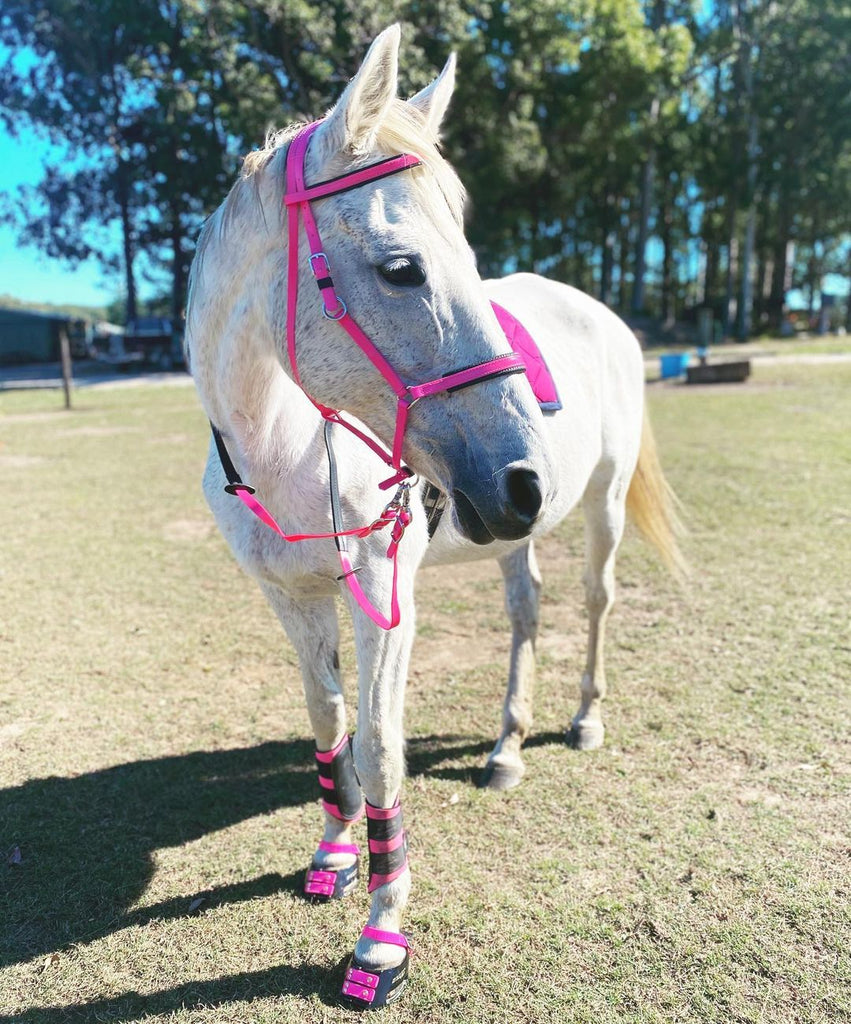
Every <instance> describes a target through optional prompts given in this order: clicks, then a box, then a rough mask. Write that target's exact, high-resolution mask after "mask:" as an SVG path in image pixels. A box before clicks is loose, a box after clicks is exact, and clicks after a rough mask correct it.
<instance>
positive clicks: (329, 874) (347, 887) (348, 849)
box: [304, 840, 360, 903]
mask: <svg viewBox="0 0 851 1024" xmlns="http://www.w3.org/2000/svg"><path fill="white" fill-rule="evenodd" d="M319 849H320V850H323V851H324V852H325V853H353V854H354V855H355V862H354V864H350V865H349V866H348V867H346V868H336V869H335V870H331V869H329V868H317V867H316V866H315V865H314V864H311V865H310V867H309V868H308V869H307V874H306V875H305V876H304V895H305V896H306V897H307V898H308V899H310V900H313V901H314V902H315V903H327V902H328V901H329V900H341V899H342V898H343V897H344V896H348V895H349V893H350V892H353V891H354V889H355V888H356V887H357V884H358V863H359V862H358V860H357V857H358V854H359V853H360V850H359V848H358V847H357V846H353V845H349V844H348V843H326V842H325V841H324V840H323V841H322V842H321V843H320V844H319Z"/></svg>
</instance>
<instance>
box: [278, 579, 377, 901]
mask: <svg viewBox="0 0 851 1024" xmlns="http://www.w3.org/2000/svg"><path fill="white" fill-rule="evenodd" d="M261 587H262V590H263V592H264V594H265V595H266V598H267V600H268V601H269V603H270V604H271V606H272V608H273V609H274V611H275V613H276V614H277V616H278V618H279V619H280V621H281V624H282V625H283V627H284V629H285V631H286V633H287V636H288V637H289V639H290V642H291V643H292V645H293V647H294V648H295V650H296V653H297V654H298V657H299V663H300V666H301V674H302V681H303V684H304V693H305V697H306V700H307V711H308V715H309V716H310V722H311V725H312V727H313V734H314V738H315V741H316V764H317V769H318V773H319V784H320V794H321V796H322V798H323V801H322V802H323V815H324V826H325V827H324V832H323V835H322V839H321V840H320V842H319V845H318V847H317V849H316V851H315V853H314V854H313V859H312V862H311V864H310V867H309V869H308V873H307V876H306V878H305V889H304V891H305V895H307V896H309V897H311V898H313V899H317V900H326V899H334V898H339V897H341V896H345V895H348V893H349V892H351V891H352V890H353V889H354V888H355V885H356V883H357V878H358V853H359V850H358V847H357V846H356V845H355V841H354V838H353V836H352V834H351V829H352V826H353V825H354V824H355V823H356V822H357V821H359V820H360V818H361V817H362V815H363V798H362V796H361V792H360V787H359V785H358V783H357V778H356V776H355V771H354V765H353V763H352V755H351V750H350V747H349V741H348V734H347V730H346V709H345V703H344V700H343V691H342V688H341V686H340V659H339V653H338V651H339V634H338V623H337V611H336V608H335V605H334V600H333V598H330V597H327V598H317V599H315V600H311V601H294V600H293V599H292V598H290V597H289V596H288V595H287V594H286V593H284V591H282V590H281V589H279V588H278V587H274V586H270V585H266V584H261ZM329 808H330V810H329Z"/></svg>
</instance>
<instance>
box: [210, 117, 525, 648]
mask: <svg viewBox="0 0 851 1024" xmlns="http://www.w3.org/2000/svg"><path fill="white" fill-rule="evenodd" d="M320 124H321V122H320V121H316V122H314V123H313V124H309V125H307V126H305V127H304V128H302V130H301V131H300V132H299V133H298V135H296V136H295V138H294V139H293V140H292V142H291V143H290V147H289V152H288V153H287V184H286V193H285V195H284V204H285V207H286V211H287V235H288V252H287V354H288V356H289V361H290V367H291V369H292V373H293V377H294V379H295V382H296V383H297V384H298V385H299V387H300V388H301V389H302V391H304V393H305V394H306V395H307V397H308V398H310V400H311V402H313V404H314V406H315V407H316V408H317V410H318V411H319V413H320V414H321V416H322V417H323V418H324V419H325V420H327V421H328V422H329V423H339V424H340V425H341V426H343V427H345V428H346V429H347V430H349V431H351V432H352V433H353V434H354V435H355V436H356V437H359V438H360V439H361V441H363V443H364V444H366V445H367V446H368V447H369V448H370V449H371V450H372V451H374V452H375V453H376V454H377V455H378V456H379V457H380V458H381V459H382V460H383V461H384V462H386V463H387V465H388V466H390V467H391V468H392V469H394V470H395V471H396V472H395V473H394V474H393V475H392V476H391V477H389V478H388V479H387V480H384V481H383V482H382V483H381V484H379V487H380V488H382V489H387V488H389V487H392V486H393V485H394V484H396V485H397V491H396V494H395V496H394V498H393V500H392V501H390V502H389V504H387V505H386V506H385V508H384V511H383V512H382V513H381V515H380V516H379V517H378V519H376V520H374V522H372V523H370V524H369V525H368V526H363V527H358V528H357V529H352V530H342V529H340V530H336V531H335V532H331V533H304V534H287V533H285V532H284V531H283V530H282V529H281V527H280V526H279V525H278V523H277V522H276V521H275V519H274V517H273V516H272V515H271V513H270V512H269V511H268V509H266V508H265V507H264V506H263V505H262V504H261V503H260V502H259V501H258V500H257V499H256V498H255V497H253V494H254V492H253V489H252V488H250V487H248V486H247V485H245V484H243V483H242V481H241V480H239V478H238V477H236V480H235V481H234V480H231V481H230V483H229V486H228V488H227V489H228V490H229V491H230V493H232V494H235V495H236V496H237V497H238V498H239V499H240V501H242V503H243V504H244V505H245V506H246V507H247V508H248V509H249V510H250V511H251V512H252V513H253V514H254V515H255V516H257V517H258V519H260V520H261V521H262V522H263V523H265V524H266V526H268V527H269V528H270V529H271V530H274V532H275V533H277V534H278V536H280V537H282V538H283V539H284V540H286V541H289V542H291V543H296V542H298V541H303V540H325V539H332V538H333V539H335V540H337V542H338V543H337V547H338V552H339V557H340V564H341V566H342V569H343V572H342V574H341V575H340V576H339V577H338V579H339V580H343V579H345V581H346V584H347V586H348V587H349V590H350V591H351V593H352V596H353V597H354V599H355V601H356V602H357V604H358V606H359V607H360V608H361V609H362V610H363V611H364V612H365V613H366V615H368V616H369V618H370V619H371V620H372V621H373V622H374V623H376V625H378V626H380V627H381V628H382V629H393V628H394V627H395V626H397V625H398V624H399V620H400V617H401V616H400V611H399V599H398V594H397V579H398V566H397V558H398V551H399V543H400V541H401V539H402V536H403V534H404V532H405V529H406V528H407V527H408V525H409V524H410V522H411V512H410V509H409V507H408V505H409V485H408V484H406V483H405V482H404V481H405V480H406V479H407V478H408V477H410V476H411V471H410V470H409V469H408V468H407V467H406V466H403V465H402V445H403V442H404V437H405V429H406V427H407V423H408V411H409V409H410V408H411V406H412V405H413V404H414V403H415V402H418V401H419V400H420V399H421V398H427V397H429V396H430V395H436V394H439V393H440V392H442V391H447V392H448V391H455V390H458V389H460V388H463V387H467V386H468V385H470V384H473V383H476V382H477V381H482V380H485V379H489V378H491V377H497V376H503V375H505V374H509V373H522V372H525V364H524V361H523V359H522V357H521V356H519V355H517V354H516V353H514V352H509V353H506V354H505V355H501V356H497V357H496V358H494V359H489V360H487V361H486V362H484V363H479V364H478V365H476V366H469V367H464V368H462V369H460V370H456V371H454V372H452V373H448V374H446V375H444V376H442V377H437V378H435V379H434V380H431V381H428V382H426V383H425V384H411V385H408V384H405V382H404V381H403V380H402V378H401V377H400V376H399V375H398V373H396V371H395V370H394V369H393V367H392V366H391V365H390V363H389V362H388V361H387V359H385V357H384V356H383V355H382V354H381V352H380V351H379V350H378V348H377V347H376V346H375V344H374V343H373V342H372V340H371V339H370V338H369V337H367V335H366V334H365V333H364V331H363V330H362V329H361V328H360V326H359V325H358V323H357V322H356V321H355V320H354V318H353V317H352V316H351V315H350V314H349V311H348V309H347V307H346V304H345V302H344V301H343V300H342V299H341V298H340V296H339V295H338V294H337V292H336V290H335V288H334V282H333V280H332V278H331V265H330V262H329V260H328V257H327V255H326V254H325V252H324V251H323V248H322V239H321V237H320V235H319V229H318V228H317V226H316V220H315V218H314V216H313V211H312V210H311V206H310V204H311V202H315V201H316V200H318V199H323V198H325V197H327V196H332V195H336V194H337V193H339V192H345V191H348V190H349V189H352V188H358V187H359V186H361V185H365V184H366V183H367V182H370V181H377V180H378V179H380V178H385V177H387V176H388V175H391V174H397V173H398V172H400V171H404V170H407V169H409V168H412V167H417V166H418V165H419V164H420V163H421V162H422V161H421V160H420V159H419V157H416V156H413V155H412V154H410V153H403V154H401V155H399V156H395V157H391V158H389V159H387V160H381V161H379V162H378V163H375V164H371V165H370V166H368V167H364V168H361V169H360V170H357V171H352V172H351V173H349V174H344V175H341V176H340V177H339V178H332V179H330V180H328V181H324V182H320V183H319V184H316V185H313V186H307V185H306V184H305V181H304V164H305V157H306V155H307V149H308V145H309V144H310V140H311V137H312V136H313V133H314V132H315V131H316V129H317V128H318V127H319V125H320ZM302 223H303V224H304V232H305V235H306V237H307V244H308V248H309V250H310V255H309V257H308V264H309V266H310V269H311V272H312V273H313V277H314V279H315V280H316V284H317V287H318V289H319V293H320V295H321V298H322V313H323V315H324V316H325V317H326V318H327V319H328V320H332V321H334V322H336V323H338V324H339V325H340V326H341V327H342V328H343V330H344V331H346V333H347V334H348V335H349V337H350V338H351V339H352V340H353V341H354V343H355V344H356V345H357V346H358V348H359V349H360V350H361V351H362V352H363V353H364V354H365V355H366V357H367V358H368V359H369V360H370V362H371V363H372V364H373V366H375V368H376V369H377V370H378V371H379V373H380V374H381V375H382V377H383V378H384V379H385V381H386V382H387V384H388V385H389V386H390V388H391V389H392V391H393V393H394V394H395V395H396V399H397V406H396V425H395V432H394V435H393V445H392V449H391V450H390V451H389V452H388V451H387V450H386V449H385V448H383V447H382V446H381V445H380V444H378V443H377V442H376V441H374V440H373V439H372V438H371V437H369V436H368V435H367V434H365V433H364V432H363V431H362V430H359V429H358V428H357V427H356V426H354V425H353V424H352V423H349V422H348V421H347V420H345V419H344V418H343V416H342V415H341V413H340V412H339V411H338V410H336V409H331V408H329V407H328V406H325V405H322V404H321V403H320V402H317V401H316V400H315V399H314V398H312V396H311V395H310V394H309V393H308V392H307V391H306V390H305V388H304V385H303V384H302V382H301V377H300V375H299V371H298V360H297V353H296V330H295V324H296V309H297V303H298V285H299V242H300V231H299V227H300V224H302ZM214 433H215V431H214ZM220 440H221V438H220V437H219V440H217V445H218V444H219V441H220ZM222 447H223V443H222V445H220V446H219V454H220V456H221V453H222ZM228 461H229V460H228ZM223 462H224V459H223ZM333 476H334V474H332V477H333ZM332 486H333V485H332ZM335 500H336V497H335V495H334V493H333V490H332V512H333V509H334V504H335ZM391 524H392V530H391V539H390V544H389V545H388V548H387V557H388V559H390V560H391V561H392V563H393V580H392V590H391V598H390V615H389V617H388V616H385V615H383V614H382V613H381V612H380V611H379V610H378V609H377V608H376V607H375V606H374V605H373V604H372V603H371V602H370V600H369V598H368V597H367V596H366V594H365V593H364V591H363V589H362V587H361V586H360V583H359V582H358V580H357V579H356V577H355V573H356V572H357V569H356V568H355V567H354V566H353V565H352V561H351V558H350V557H349V554H348V552H347V551H346V549H345V544H344V543H342V544H341V543H340V541H339V539H340V538H345V537H360V538H364V537H368V536H369V535H370V534H371V533H375V532H376V531H378V530H383V529H384V528H385V527H386V526H390V525H391ZM335 525H337V524H336V523H335Z"/></svg>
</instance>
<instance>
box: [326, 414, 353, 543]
mask: <svg viewBox="0 0 851 1024" xmlns="http://www.w3.org/2000/svg"><path fill="white" fill-rule="evenodd" d="M331 426H332V424H331V421H330V420H325V431H324V434H323V437H324V438H325V451H326V452H327V453H328V481H329V484H330V489H331V522H332V523H333V524H334V533H342V530H343V506H342V503H341V502H340V484H339V480H338V477H337V459H336V457H335V456H334V446H333V445H332V444H331ZM334 543H335V544H336V545H337V550H338V551H348V550H349V549H348V547H347V545H346V538H345V537H335V538H334Z"/></svg>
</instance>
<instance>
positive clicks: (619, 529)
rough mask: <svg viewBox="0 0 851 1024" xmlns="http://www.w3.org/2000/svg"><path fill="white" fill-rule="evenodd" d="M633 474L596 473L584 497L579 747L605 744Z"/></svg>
mask: <svg viewBox="0 0 851 1024" xmlns="http://www.w3.org/2000/svg"><path fill="white" fill-rule="evenodd" d="M628 483H629V480H628V478H627V479H624V478H623V477H622V476H616V477H614V478H613V477H612V476H611V475H610V474H609V473H605V472H604V473H601V474H599V475H595V476H592V478H591V482H590V483H589V485H588V487H587V488H586V491H585V494H584V496H583V498H582V511H583V513H584V516H585V558H586V561H585V577H584V581H585V606H586V608H587V610H588V654H587V658H586V662H585V672H584V673H583V675H582V685H581V687H580V692H581V697H582V700H581V703H580V706H579V711H578V712H577V713H576V715H575V716H574V719H573V722H572V723H571V727H570V730H569V732H568V734H567V741H568V743H569V744H570V745H571V746H573V747H576V748H577V749H578V750H594V749H595V748H597V747H601V746H602V745H603V741H604V739H605V735H606V730H605V727H604V725H603V716H602V708H601V705H602V702H603V700H604V699H605V696H606V671H605V664H604V658H603V649H604V642H605V636H606V619H607V618H608V615H609V612H610V611H611V609H612V605H613V604H614V603H615V555H616V553H617V549H618V545H619V544H620V542H621V537H622V536H623V530H624V525H625V522H626V508H625V502H626V490H627V486H628Z"/></svg>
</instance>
